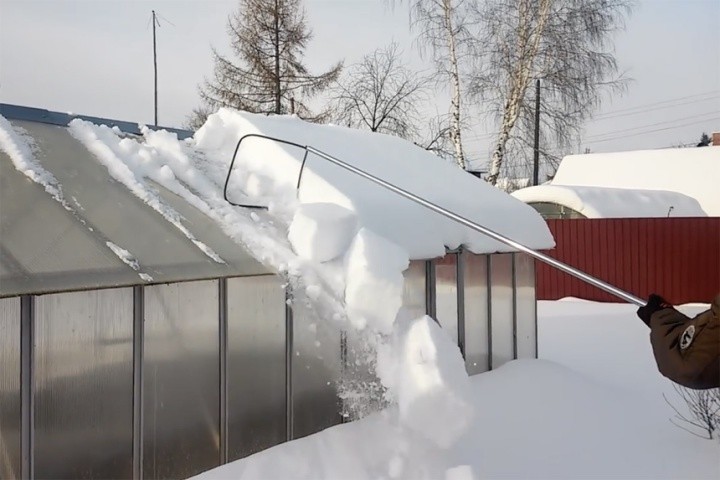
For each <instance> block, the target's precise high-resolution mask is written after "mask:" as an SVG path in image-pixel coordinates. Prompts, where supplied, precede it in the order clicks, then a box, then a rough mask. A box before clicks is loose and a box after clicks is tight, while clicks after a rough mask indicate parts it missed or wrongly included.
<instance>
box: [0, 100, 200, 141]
mask: <svg viewBox="0 0 720 480" xmlns="http://www.w3.org/2000/svg"><path fill="white" fill-rule="evenodd" d="M0 115H2V116H3V117H5V118H7V119H8V120H20V121H28V122H38V123H46V124H48V125H58V126H61V127H66V126H68V124H69V123H70V122H71V121H73V120H74V119H76V118H79V119H81V120H85V121H88V122H91V123H94V124H97V125H107V126H109V127H118V128H119V129H120V130H121V131H122V132H124V133H128V134H131V135H142V131H141V130H140V127H139V125H138V122H125V121H121V120H112V119H110V118H101V117H92V116H89V115H75V114H70V113H63V112H53V111H51V110H45V109H43V108H34V107H25V106H21V105H11V104H9V103H0ZM146 126H147V127H148V128H149V129H151V130H167V131H168V132H172V133H175V134H176V135H177V137H178V139H180V140H184V139H186V138H190V137H192V136H193V132H192V131H191V130H183V129H181V128H171V127H159V126H157V125H146Z"/></svg>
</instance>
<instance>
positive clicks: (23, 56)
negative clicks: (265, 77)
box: [0, 0, 720, 167]
mask: <svg viewBox="0 0 720 480" xmlns="http://www.w3.org/2000/svg"><path fill="white" fill-rule="evenodd" d="M304 4H305V8H306V12H307V19H308V23H309V24H310V25H311V27H312V29H313V32H314V38H313V40H312V42H311V44H310V46H309V48H308V49H307V52H306V53H307V57H306V60H307V63H308V65H309V66H310V68H311V70H313V71H316V72H319V71H321V70H323V69H327V68H328V67H329V66H330V65H332V64H333V63H334V62H336V61H337V60H340V59H344V60H345V63H346V65H348V64H351V63H354V62H356V61H358V60H359V59H360V58H361V57H362V56H363V55H364V54H366V53H369V52H371V51H372V50H374V49H375V48H377V47H381V46H385V45H387V44H388V43H390V42H391V41H392V40H395V41H397V42H398V43H399V44H400V45H401V47H402V48H403V49H404V52H405V56H406V61H407V62H409V63H410V64H411V65H412V66H413V68H417V69H421V68H424V67H425V64H424V63H423V61H422V60H421V59H420V58H419V56H418V54H417V52H416V51H415V50H414V49H413V43H412V40H413V34H412V32H410V30H409V27H408V17H407V11H406V10H405V9H404V8H396V9H395V10H392V9H389V8H388V7H387V6H386V2H385V1H383V0H305V2H304ZM236 7H237V2H236V1H235V0H183V1H177V0H156V1H146V0H134V1H130V0H126V1H114V0H85V1H77V0H45V1H42V0H2V5H1V6H0V102H3V103H13V104H19V105H27V106H34V107H39V108H46V109H49V110H59V111H72V112H75V113H83V114H87V115H96V116H101V117H108V118H114V119H120V120H128V121H138V122H149V123H151V122H152V119H153V65H152V29H151V26H150V15H151V13H150V12H151V10H152V9H155V10H156V11H157V12H158V13H159V14H160V15H161V19H160V22H161V27H160V28H159V29H158V68H159V92H160V94H159V123H160V124H162V125H166V126H182V124H183V123H184V121H185V117H186V116H187V114H188V113H189V112H190V111H191V110H192V108H193V107H195V106H196V105H197V104H198V102H199V99H198V95H197V84H198V83H200V82H201V81H202V80H203V77H205V76H208V75H210V74H211V71H212V60H211V56H210V45H214V46H215V47H216V48H218V49H219V50H220V51H222V52H227V51H228V39H227V35H226V30H225V27H226V23H227V16H228V14H229V13H230V12H232V11H233V10H234V9H235V8H236ZM615 45H616V50H617V52H616V53H617V57H618V59H619V62H620V66H621V68H622V69H623V70H624V71H626V72H627V74H628V75H629V76H630V77H632V78H633V79H634V81H633V82H632V83H631V85H630V88H629V90H628V92H627V93H626V94H625V95H624V96H622V97H616V98H614V99H612V101H611V102H607V103H606V105H604V106H603V108H602V109H601V110H600V111H599V112H598V114H599V116H598V119H597V120H595V121H593V122H591V123H589V124H588V125H587V128H586V131H585V135H584V136H583V139H582V140H581V142H580V144H579V145H578V148H579V149H580V150H584V149H585V148H590V149H591V150H592V151H596V152H601V151H617V150H627V149H640V148H661V147H668V146H672V145H676V144H681V143H692V142H697V140H698V139H699V137H700V134H701V133H702V132H708V133H710V132H711V131H720V0H644V1H641V2H640V3H639V7H638V8H637V9H636V11H635V12H634V14H633V16H632V17H631V18H630V20H629V22H628V24H627V30H626V32H624V33H622V34H619V35H618V36H617V38H616V41H615ZM438 98H440V99H442V100H443V101H442V102H441V103H440V104H439V105H438V106H437V109H438V110H439V111H441V112H442V111H446V110H447V108H448V106H447V104H446V103H445V102H446V100H445V98H446V97H445V96H444V95H439V97H438ZM661 102H662V103H661ZM488 131H489V130H488V128H486V127H485V126H483V125H482V124H479V125H477V127H475V128H473V129H472V130H471V131H470V132H468V133H467V134H466V138H467V140H468V142H469V144H470V150H471V152H470V156H471V157H472V158H473V159H476V166H478V167H480V166H482V164H484V163H485V159H486V158H487V152H488V149H489V144H490V141H491V139H490V136H489V135H488ZM650 131H653V132H650ZM568 153H574V152H568Z"/></svg>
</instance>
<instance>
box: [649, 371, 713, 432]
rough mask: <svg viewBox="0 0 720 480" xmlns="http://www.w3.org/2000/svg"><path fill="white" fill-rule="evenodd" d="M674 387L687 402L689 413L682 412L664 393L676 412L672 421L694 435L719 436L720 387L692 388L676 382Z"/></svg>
mask: <svg viewBox="0 0 720 480" xmlns="http://www.w3.org/2000/svg"><path fill="white" fill-rule="evenodd" d="M673 388H674V389H675V392H677V394H678V395H679V396H680V398H681V399H682V400H683V402H685V405H686V407H687V409H688V413H687V414H684V413H681V412H680V411H679V410H678V409H677V408H676V407H675V405H673V404H672V403H670V401H669V400H668V399H667V397H665V395H663V397H664V398H665V401H666V402H667V403H668V405H670V407H671V408H672V409H673V411H674V412H675V421H673V419H670V422H672V424H673V425H676V426H678V427H680V428H682V429H683V430H685V431H687V432H690V433H692V434H693V435H696V436H699V437H703V438H707V439H709V440H712V439H713V438H717V435H718V432H719V431H720V389H719V388H712V389H710V390H691V389H689V388H685V387H681V386H679V385H676V384H673ZM676 422H680V423H676ZM692 429H695V430H700V431H701V432H703V434H704V435H700V434H698V433H696V432H695V431H693V430H692ZM705 435H706V436H705Z"/></svg>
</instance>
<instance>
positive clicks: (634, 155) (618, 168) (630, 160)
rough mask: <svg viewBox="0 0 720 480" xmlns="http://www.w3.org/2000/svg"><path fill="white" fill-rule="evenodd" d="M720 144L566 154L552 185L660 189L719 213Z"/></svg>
mask: <svg viewBox="0 0 720 480" xmlns="http://www.w3.org/2000/svg"><path fill="white" fill-rule="evenodd" d="M719 179H720V147H701V148H668V149H660V150H639V151H632V152H616V153H591V154H586V155H568V156H566V157H565V158H563V160H562V162H561V163H560V167H559V168H558V171H557V174H556V175H555V178H554V179H553V181H552V185H577V186H589V187H608V188H626V189H638V190H662V191H669V192H678V193H682V194H684V195H687V196H688V197H692V198H694V199H696V200H697V201H698V203H699V204H700V207H701V208H702V209H703V210H704V211H705V213H707V215H709V216H712V217H716V216H720V188H718V180H719Z"/></svg>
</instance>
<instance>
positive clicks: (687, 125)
mask: <svg viewBox="0 0 720 480" xmlns="http://www.w3.org/2000/svg"><path fill="white" fill-rule="evenodd" d="M715 120H720V116H718V117H714V118H708V119H704V120H697V121H694V122H689V123H684V124H681V125H673V126H671V127H665V128H656V129H654V130H648V131H646V132H638V133H631V134H629V135H619V136H617V137H611V138H603V139H601V140H591V141H589V142H584V143H602V142H609V141H610V140H618V139H620V138H627V137H639V136H640V135H645V134H648V133H655V132H663V131H665V130H672V129H675V128H681V127H689V126H691V125H697V124H698V123H703V122H711V121H715Z"/></svg>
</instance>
